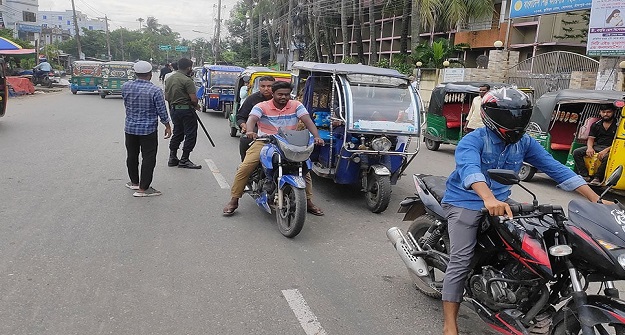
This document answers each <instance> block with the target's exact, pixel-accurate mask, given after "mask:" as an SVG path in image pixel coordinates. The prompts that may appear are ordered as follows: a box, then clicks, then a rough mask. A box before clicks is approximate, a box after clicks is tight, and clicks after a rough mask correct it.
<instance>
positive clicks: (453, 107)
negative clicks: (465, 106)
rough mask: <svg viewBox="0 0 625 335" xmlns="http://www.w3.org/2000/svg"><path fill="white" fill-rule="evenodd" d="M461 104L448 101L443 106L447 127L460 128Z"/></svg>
mask: <svg viewBox="0 0 625 335" xmlns="http://www.w3.org/2000/svg"><path fill="white" fill-rule="evenodd" d="M460 113H462V104H454V103H448V104H445V105H444V106H443V117H445V120H446V123H447V128H460V126H461V125H462V119H461V118H460Z"/></svg>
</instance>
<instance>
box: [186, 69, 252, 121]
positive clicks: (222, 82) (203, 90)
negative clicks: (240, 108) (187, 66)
mask: <svg viewBox="0 0 625 335" xmlns="http://www.w3.org/2000/svg"><path fill="white" fill-rule="evenodd" d="M242 71H243V68H242V67H238V66H231V65H204V67H203V68H202V84H203V85H202V87H200V89H199V90H198V93H197V94H198V99H199V100H200V106H201V107H202V112H206V111H207V110H208V109H212V110H214V111H218V112H222V113H223V115H224V118H228V115H229V114H230V110H231V109H232V104H233V103H234V96H235V95H236V94H235V91H234V87H235V86H236V82H237V78H238V76H239V73H241V72H242Z"/></svg>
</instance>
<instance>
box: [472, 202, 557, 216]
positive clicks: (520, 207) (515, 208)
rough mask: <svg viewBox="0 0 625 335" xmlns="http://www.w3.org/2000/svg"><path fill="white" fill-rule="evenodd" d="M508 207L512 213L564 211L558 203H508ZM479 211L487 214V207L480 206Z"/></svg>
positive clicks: (552, 212)
mask: <svg viewBox="0 0 625 335" xmlns="http://www.w3.org/2000/svg"><path fill="white" fill-rule="evenodd" d="M510 209H511V210H512V214H513V215H517V214H521V213H530V212H534V211H536V212H538V213H540V214H554V213H563V212H564V210H563V209H562V206H559V205H538V206H534V205H533V204H513V205H510ZM480 212H481V213H482V214H488V209H486V208H482V209H481V210H480Z"/></svg>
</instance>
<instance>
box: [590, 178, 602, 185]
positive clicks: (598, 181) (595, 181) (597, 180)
mask: <svg viewBox="0 0 625 335" xmlns="http://www.w3.org/2000/svg"><path fill="white" fill-rule="evenodd" d="M588 185H590V186H601V180H599V179H597V178H595V179H593V180H592V181H591V182H590V183H588Z"/></svg>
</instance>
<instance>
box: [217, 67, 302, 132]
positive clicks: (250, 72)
mask: <svg viewBox="0 0 625 335" xmlns="http://www.w3.org/2000/svg"><path fill="white" fill-rule="evenodd" d="M264 76H272V77H274V78H275V79H276V81H286V82H290V81H291V73H290V72H282V71H275V70H272V69H270V68H268V67H261V66H248V67H246V68H245V70H243V72H241V73H240V74H239V77H238V79H237V84H236V87H235V90H234V92H235V96H234V107H233V108H232V111H231V112H230V115H229V116H228V119H229V121H230V122H229V123H228V126H229V127H230V136H232V137H236V136H237V132H238V131H239V125H237V111H238V110H239V108H241V105H242V104H243V103H242V100H243V99H241V97H240V96H239V92H240V91H241V87H243V86H244V85H245V82H246V81H247V82H249V83H248V85H247V96H249V95H251V94H254V93H256V92H258V91H259V89H260V88H259V81H258V79H259V78H260V77H264Z"/></svg>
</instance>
